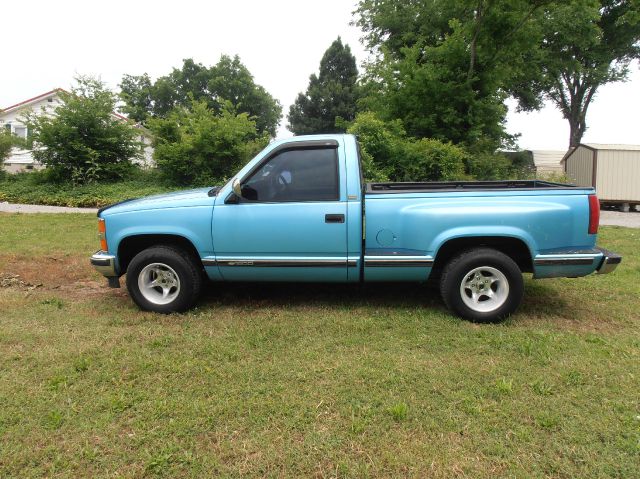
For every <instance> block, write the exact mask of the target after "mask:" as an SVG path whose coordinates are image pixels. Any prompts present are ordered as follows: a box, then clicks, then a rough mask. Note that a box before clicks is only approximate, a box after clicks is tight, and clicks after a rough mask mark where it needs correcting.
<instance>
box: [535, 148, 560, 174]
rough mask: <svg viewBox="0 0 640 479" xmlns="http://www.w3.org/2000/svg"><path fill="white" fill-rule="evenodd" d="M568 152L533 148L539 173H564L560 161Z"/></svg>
mask: <svg viewBox="0 0 640 479" xmlns="http://www.w3.org/2000/svg"><path fill="white" fill-rule="evenodd" d="M566 153H567V152H566V151H556V150H531V154H532V155H533V163H534V165H535V166H536V171H537V172H538V173H562V172H563V171H564V168H563V166H562V164H561V163H560V162H561V161H562V158H564V155H565V154H566Z"/></svg>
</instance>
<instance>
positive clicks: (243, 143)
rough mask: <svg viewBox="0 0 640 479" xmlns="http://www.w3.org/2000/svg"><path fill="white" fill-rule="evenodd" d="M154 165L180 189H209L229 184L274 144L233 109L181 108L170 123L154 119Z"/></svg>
mask: <svg viewBox="0 0 640 479" xmlns="http://www.w3.org/2000/svg"><path fill="white" fill-rule="evenodd" d="M149 125H150V127H151V129H152V130H153V132H154V133H155V142H154V147H155V151H154V159H155V161H156V164H157V165H158V169H159V170H160V172H161V173H162V175H163V177H164V178H165V179H166V180H167V181H168V182H169V183H172V184H175V185H181V186H184V185H190V186H194V185H200V186H210V185H213V184H216V183H218V182H221V181H225V180H226V179H227V178H228V177H230V176H231V175H233V174H234V173H235V172H236V171H237V170H238V169H239V168H240V167H241V166H243V165H244V164H245V163H246V162H247V161H248V160H249V159H250V158H251V156H252V155H253V154H255V153H256V152H257V151H259V150H260V149H262V148H263V147H264V146H266V144H267V143H268V141H269V137H268V135H267V134H265V135H263V136H262V137H260V136H259V135H258V133H257V131H256V123H255V121H254V120H253V119H251V118H250V117H249V115H248V114H247V113H237V112H236V111H235V109H234V107H233V105H232V104H231V102H226V103H224V104H222V106H221V111H220V113H215V112H213V111H212V110H211V109H210V108H209V106H208V104H207V102H206V101H204V100H201V101H195V100H194V101H192V102H191V105H190V106H189V108H186V107H177V108H175V109H173V110H172V111H171V112H170V113H169V114H168V115H167V117H166V118H153V119H151V120H150V121H149Z"/></svg>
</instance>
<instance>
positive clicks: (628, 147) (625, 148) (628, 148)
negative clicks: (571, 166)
mask: <svg viewBox="0 0 640 479" xmlns="http://www.w3.org/2000/svg"><path fill="white" fill-rule="evenodd" d="M581 145H584V146H587V147H589V148H593V149H594V150H622V151H640V145H622V144H618V143H609V144H607V143H581Z"/></svg>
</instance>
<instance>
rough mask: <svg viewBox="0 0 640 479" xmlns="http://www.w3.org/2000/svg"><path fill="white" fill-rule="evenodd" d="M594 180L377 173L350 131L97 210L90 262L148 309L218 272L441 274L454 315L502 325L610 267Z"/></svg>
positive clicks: (321, 278) (196, 290)
mask: <svg viewBox="0 0 640 479" xmlns="http://www.w3.org/2000/svg"><path fill="white" fill-rule="evenodd" d="M599 212H600V208H599V203H598V199H597V197H596V196H595V192H594V190H593V189H592V188H583V187H576V186H571V185H563V184H556V183H549V182H545V181H538V180H532V181H493V182H435V183H366V184H365V182H364V181H363V178H362V170H361V167H360V155H359V149H358V143H357V140H356V138H355V137H353V136H351V135H314V136H300V137H295V138H291V139H287V140H281V141H276V142H274V143H271V144H270V145H269V146H268V147H267V148H265V150H264V151H262V152H261V153H259V154H258V155H257V156H256V157H255V158H254V159H253V160H251V161H250V162H249V163H248V164H247V165H246V166H245V167H244V168H242V169H241V170H240V171H239V172H238V174H237V175H235V176H234V177H233V178H232V179H231V180H230V181H229V182H228V183H227V184H226V185H224V186H222V187H214V188H202V189H197V190H190V191H184V192H179V193H173V194H167V195H160V196H151V197H147V198H140V199H135V200H128V201H124V202H122V203H118V204H115V205H111V206H108V207H106V208H102V209H101V210H100V211H99V212H98V229H99V234H100V239H101V251H98V252H97V253H95V254H94V255H93V256H92V257H91V264H92V265H93V266H94V267H95V268H96V269H97V270H98V271H99V272H100V273H102V274H103V275H104V276H106V277H107V278H108V279H109V285H110V286H113V287H118V286H119V277H120V276H122V275H124V274H126V280H127V281H126V282H127V288H128V290H129V293H130V295H131V298H132V299H133V300H134V301H135V302H136V304H137V305H138V306H139V307H141V308H142V309H145V310H150V311H157V312H160V313H170V312H175V311H184V310H186V309H188V308H189V307H191V306H192V305H194V304H195V302H196V301H197V298H198V295H199V294H200V292H201V290H202V288H203V286H204V285H205V283H206V281H207V280H211V281H273V282H301V281H307V282H341V283H357V282H372V281H417V282H424V281H427V279H429V278H432V279H436V280H438V281H439V284H440V289H441V293H442V298H443V300H444V302H445V304H446V305H447V306H448V307H449V309H450V310H451V311H453V312H454V313H456V314H458V315H459V316H461V317H463V318H467V319H470V320H473V321H480V322H487V321H496V320H499V319H501V318H504V317H505V316H508V315H509V314H511V313H513V312H514V311H515V310H516V308H517V307H518V305H519V304H520V302H521V300H522V295H523V280H522V273H533V276H534V278H551V277H559V276H564V277H578V276H585V275H588V274H591V273H593V272H594V271H597V272H598V273H609V272H611V271H613V270H614V269H615V268H616V266H617V265H618V264H619V263H620V261H621V257H620V256H618V255H616V254H615V253H611V252H609V251H607V250H604V249H601V248H598V247H596V234H597V230H598V221H599Z"/></svg>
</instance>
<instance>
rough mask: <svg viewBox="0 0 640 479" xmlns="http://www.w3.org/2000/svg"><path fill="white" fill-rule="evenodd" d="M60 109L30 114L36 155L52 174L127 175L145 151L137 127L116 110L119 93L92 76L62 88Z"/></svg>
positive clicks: (79, 177)
mask: <svg viewBox="0 0 640 479" xmlns="http://www.w3.org/2000/svg"><path fill="white" fill-rule="evenodd" d="M59 95H60V99H61V100H62V104H61V105H60V106H58V107H57V108H56V109H55V115H52V116H51V115H46V114H39V112H32V113H30V114H28V115H27V118H26V121H27V123H28V125H29V132H30V134H31V136H30V139H31V141H32V142H33V147H34V150H33V156H34V158H35V159H36V160H38V161H40V162H41V163H42V164H44V165H46V166H47V167H48V169H49V174H50V175H51V177H53V178H54V179H57V180H71V181H72V182H73V183H76V184H80V183H90V182H94V181H102V180H116V179H119V178H122V177H123V176H124V175H125V174H126V173H127V172H128V171H130V170H131V168H132V167H133V165H132V163H131V160H132V159H135V158H139V157H140V156H141V154H142V150H141V145H140V143H138V142H137V140H136V139H137V133H136V131H135V129H134V128H132V125H131V124H129V123H128V122H127V121H125V120H122V119H120V118H117V117H115V116H114V115H113V111H114V108H115V105H116V95H115V94H114V93H113V92H111V91H109V90H108V89H107V88H106V87H105V85H104V83H102V82H101V81H100V80H98V79H95V78H91V77H78V78H76V86H74V87H73V88H72V89H71V92H64V91H60V92H59Z"/></svg>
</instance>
